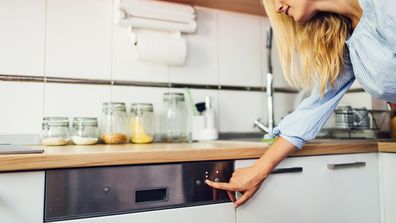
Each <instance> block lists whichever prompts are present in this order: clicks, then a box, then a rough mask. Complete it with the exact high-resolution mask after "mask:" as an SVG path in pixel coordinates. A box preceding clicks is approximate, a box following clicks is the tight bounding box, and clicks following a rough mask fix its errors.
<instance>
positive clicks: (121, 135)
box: [100, 102, 128, 144]
mask: <svg viewBox="0 0 396 223" xmlns="http://www.w3.org/2000/svg"><path fill="white" fill-rule="evenodd" d="M100 139H101V140H102V142H103V143H106V144H122V143H126V142H128V117H127V113H126V106H125V103H122V102H105V103H103V110H102V123H101V131H100Z"/></svg>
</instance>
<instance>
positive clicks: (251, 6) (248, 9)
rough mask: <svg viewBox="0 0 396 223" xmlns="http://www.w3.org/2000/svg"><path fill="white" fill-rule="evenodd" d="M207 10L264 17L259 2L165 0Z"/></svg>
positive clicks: (236, 0) (258, 0) (257, 0)
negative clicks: (213, 9)
mask: <svg viewBox="0 0 396 223" xmlns="http://www.w3.org/2000/svg"><path fill="white" fill-rule="evenodd" d="M165 1H168V2H176V3H183V4H190V5H196V6H202V7H208V8H215V9H222V10H228V11H233V12H241V13H247V14H253V15H260V16H266V13H265V10H264V7H263V6H262V5H261V1H260V0H165Z"/></svg>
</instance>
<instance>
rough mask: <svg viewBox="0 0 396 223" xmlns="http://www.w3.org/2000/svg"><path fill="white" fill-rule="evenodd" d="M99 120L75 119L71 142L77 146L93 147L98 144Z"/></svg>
mask: <svg viewBox="0 0 396 223" xmlns="http://www.w3.org/2000/svg"><path fill="white" fill-rule="evenodd" d="M98 139H99V129H98V119H97V118H89V117H76V118H73V130H72V137H71V140H72V141H73V143H74V144H76V145H93V144H96V143H97V142H98Z"/></svg>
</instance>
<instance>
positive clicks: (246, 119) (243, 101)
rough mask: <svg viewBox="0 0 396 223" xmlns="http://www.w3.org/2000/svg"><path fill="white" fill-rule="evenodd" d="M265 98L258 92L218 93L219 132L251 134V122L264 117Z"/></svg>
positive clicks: (252, 129)
mask: <svg viewBox="0 0 396 223" xmlns="http://www.w3.org/2000/svg"><path fill="white" fill-rule="evenodd" d="M265 104H266V98H265V97H264V93H260V92H239V91H220V92H219V109H220V111H219V114H220V131H222V132H251V131H257V129H254V128H253V122H254V121H255V120H256V119H258V118H261V119H262V120H263V121H266V120H267V119H266V118H265V119H264V117H266V116H265V114H266V113H264V111H265V110H264V109H265V108H264V105H265Z"/></svg>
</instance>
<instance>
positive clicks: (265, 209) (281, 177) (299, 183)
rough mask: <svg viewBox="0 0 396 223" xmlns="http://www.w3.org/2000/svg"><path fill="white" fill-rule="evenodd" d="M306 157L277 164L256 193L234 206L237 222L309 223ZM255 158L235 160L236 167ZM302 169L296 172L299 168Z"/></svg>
mask: <svg viewBox="0 0 396 223" xmlns="http://www.w3.org/2000/svg"><path fill="white" fill-rule="evenodd" d="M306 160H307V159H306V158H288V159H286V160H284V161H282V163H280V164H279V165H278V167H276V169H275V170H276V171H278V172H279V173H277V174H271V175H270V176H268V177H267V179H266V180H265V181H264V183H263V184H262V185H261V187H260V189H259V190H258V191H257V192H256V194H255V195H254V196H253V197H252V198H251V199H250V200H249V201H248V202H247V203H245V204H244V205H243V206H241V207H239V208H238V209H237V222H238V223H264V222H265V223H308V222H309V221H308V220H309V219H310V214H311V213H310V211H311V210H309V209H310V207H311V206H312V205H313V204H312V200H311V199H310V191H311V190H312V184H313V179H312V178H311V177H310V176H309V174H307V173H306V171H307V169H309V168H308V165H309V163H308V162H307V161H306ZM253 163H254V160H243V161H237V162H236V168H241V167H246V166H249V165H251V164H253ZM300 168H302V171H298V170H301V169H300Z"/></svg>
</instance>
